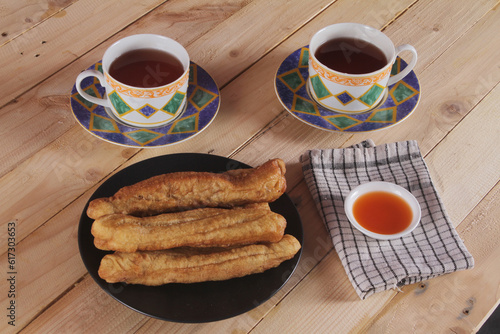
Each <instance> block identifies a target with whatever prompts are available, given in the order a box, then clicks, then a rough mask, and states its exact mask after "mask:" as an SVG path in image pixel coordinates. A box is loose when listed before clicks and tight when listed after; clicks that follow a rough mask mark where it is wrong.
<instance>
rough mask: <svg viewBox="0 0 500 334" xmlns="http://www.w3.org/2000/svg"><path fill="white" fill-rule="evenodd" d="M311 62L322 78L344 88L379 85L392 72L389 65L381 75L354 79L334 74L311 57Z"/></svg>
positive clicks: (350, 76)
mask: <svg viewBox="0 0 500 334" xmlns="http://www.w3.org/2000/svg"><path fill="white" fill-rule="evenodd" d="M309 62H310V63H311V65H312V67H313V69H314V70H315V71H316V72H317V73H318V74H319V75H320V76H321V77H322V78H325V79H327V80H328V81H331V82H334V83H337V84H340V85H344V86H353V87H356V86H369V85H373V84H375V83H378V82H379V81H380V80H382V79H384V78H385V77H386V76H388V75H389V73H390V72H391V67H392V66H389V65H390V63H389V64H387V65H386V66H387V68H386V69H385V70H383V71H382V72H380V73H377V74H374V75H369V76H359V77H352V75H349V76H344V75H342V74H339V73H335V72H333V71H332V70H331V69H329V68H327V67H325V66H324V65H323V64H321V63H320V62H318V61H316V59H315V58H314V57H312V56H309Z"/></svg>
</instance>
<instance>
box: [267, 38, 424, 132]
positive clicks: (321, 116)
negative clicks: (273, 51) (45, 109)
mask: <svg viewBox="0 0 500 334" xmlns="http://www.w3.org/2000/svg"><path fill="white" fill-rule="evenodd" d="M308 60H309V48H308V46H304V47H302V48H300V49H298V50H296V51H294V52H293V53H292V54H290V55H289V56H288V57H287V58H286V59H285V60H284V61H283V62H282V63H281V65H280V66H279V68H278V71H277V73H276V80H275V89H276V94H277V95H278V98H279V100H280V102H281V104H283V106H284V107H285V108H286V109H287V110H288V111H289V112H290V113H291V114H292V115H293V116H294V117H296V118H298V119H299V120H301V121H302V122H304V123H307V124H309V125H311V126H314V127H316V128H319V129H322V130H327V131H342V132H365V131H374V130H380V129H385V128H388V127H391V126H393V125H396V124H398V123H399V122H401V121H403V120H404V119H406V118H407V117H408V116H409V115H410V114H411V113H412V112H413V111H414V110H415V109H416V108H417V105H418V102H419V100H420V84H419V81H418V78H417V76H416V74H415V72H413V71H411V72H410V73H409V74H408V75H407V76H406V77H404V78H403V80H401V81H398V82H396V83H395V84H394V85H391V86H389V87H388V88H389V89H388V94H387V96H386V98H385V100H383V102H381V104H379V105H378V106H377V107H376V108H374V109H372V110H370V111H368V112H364V113H359V114H343V113H339V112H335V111H332V110H329V109H326V108H324V107H322V106H321V105H319V104H318V103H316V102H315V101H314V100H313V99H312V98H311V96H310V95H309V93H308V88H307V86H308V85H307V79H308V77H309V71H308V63H309V61H308ZM406 65H407V64H406V62H405V61H404V60H403V59H401V58H399V57H398V58H397V59H396V62H395V63H394V65H393V67H392V71H391V76H392V75H395V74H397V73H399V72H401V70H403V69H404V68H405V67H406Z"/></svg>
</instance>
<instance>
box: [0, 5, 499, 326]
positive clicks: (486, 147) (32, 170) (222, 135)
mask: <svg viewBox="0 0 500 334" xmlns="http://www.w3.org/2000/svg"><path fill="white" fill-rule="evenodd" d="M0 22H1V23H0V26H1V27H0V33H1V37H0V46H1V47H0V64H1V66H0V73H1V75H0V78H1V81H0V91H1V92H2V93H1V95H0V124H1V125H0V129H1V133H2V143H3V145H2V150H1V152H2V154H1V159H0V160H1V163H0V176H1V178H0V187H1V192H0V198H1V199H0V203H1V206H0V215H1V220H0V222H1V224H2V230H3V231H2V234H1V235H2V238H1V253H2V257H1V266H0V267H1V270H2V271H3V276H2V277H3V278H2V279H1V280H0V281H1V283H0V287H1V288H0V292H1V293H0V299H1V305H2V317H1V319H2V320H1V321H0V329H1V332H2V333H13V332H18V331H21V332H22V333H108V332H111V333H124V332H139V333H151V332H155V333H172V332H182V333H184V332H203V333H247V332H252V333H285V332H288V333H348V332H369V333H381V332H388V333H410V332H411V333H413V332H415V333H448V332H453V333H470V332H475V331H477V330H478V329H479V328H480V326H481V325H482V323H483V322H484V321H485V319H486V318H487V317H488V315H489V314H490V312H492V310H493V309H494V308H495V306H496V305H498V302H499V300H500V290H499V285H500V262H499V261H498V258H499V257H500V243H499V242H498V240H500V219H499V217H500V195H499V194H500V185H499V183H498V181H499V176H500V173H499V171H500V145H499V144H498V143H499V142H500V116H499V113H498V110H497V109H498V105H497V103H498V102H499V101H500V86H499V85H498V83H499V82H500V65H499V61H498V59H500V34H498V32H499V31H500V10H499V8H498V1H496V0H486V1H469V0H456V1H453V2H451V1H446V0H441V1H436V0H400V1H385V0H373V1H348V0H338V1H326V0H310V1H302V0H291V1H283V0H276V1H266V0H235V1H222V0H216V1H208V0H187V1H186V0H170V1H164V0H144V1H135V0H123V1H120V2H118V1H114V2H112V1H89V0H79V1H78V0H74V1H59V2H54V1H38V2H37V3H33V2H30V3H28V2H27V1H14V0H10V1H3V3H2V5H1V11H0ZM337 22H360V23H364V24H367V25H371V26H373V27H376V28H378V29H381V30H382V31H384V32H385V33H386V34H387V35H388V36H390V37H391V38H392V39H393V40H394V42H395V44H403V43H409V44H412V45H414V46H415V48H416V49H417V50H418V53H419V60H418V64H417V66H416V68H415V70H414V71H415V73H416V74H417V76H418V79H419V81H420V85H421V91H422V93H421V94H422V97H421V99H420V103H419V105H418V108H417V109H416V110H415V111H414V112H413V114H412V115H411V116H410V117H409V118H408V119H407V120H405V121H404V122H402V123H400V124H398V125H396V126H394V127H391V128H390V129H386V130H381V131H376V132H364V133H352V132H342V131H337V132H328V131H323V130H320V129H316V128H313V127H311V126H309V125H307V124H305V123H303V122H301V121H299V120H297V119H296V118H295V117H293V116H291V114H290V113H289V112H288V111H287V110H285V109H284V108H283V107H282V105H281V103H280V102H279V100H278V98H277V96H276V93H275V89H274V76H275V74H276V71H277V68H278V66H279V65H280V63H281V62H282V61H283V60H284V59H285V58H286V57H287V56H288V55H289V54H290V53H291V52H293V51H294V50H296V49H298V48H300V47H302V46H304V45H307V44H308V42H309V39H310V38H311V36H312V34H313V33H314V32H315V31H317V30H319V29H320V28H322V27H324V26H326V25H329V24H332V23H337ZM136 33H156V34H161V35H166V36H169V37H171V38H174V39H176V40H178V41H179V42H180V43H182V44H183V45H184V46H185V47H186V48H187V50H188V51H189V53H190V55H191V58H192V60H193V61H194V62H196V63H197V64H200V65H201V66H202V67H203V68H204V69H205V70H206V71H208V72H209V73H210V74H211V76H212V77H213V78H214V79H215V81H216V82H217V84H218V86H219V88H220V94H221V95H220V96H221V105H220V110H219V112H218V115H217V116H216V118H215V120H214V121H213V123H212V124H211V125H210V126H209V127H208V129H206V130H205V131H203V132H202V133H200V134H199V135H197V136H196V137H193V138H192V139H190V140H187V141H184V142H182V143H178V144H175V145H171V146H166V147H159V148H152V149H140V148H131V147H123V146H118V145H114V144H111V143H109V142H106V141H103V140H100V139H98V138H96V137H95V136H92V135H91V134H89V132H88V131H86V130H85V129H84V128H83V127H82V126H80V125H79V124H78V123H77V121H76V120H75V118H74V117H73V115H72V111H71V107H70V91H71V88H72V87H73V85H74V81H75V78H76V76H77V74H78V73H79V72H80V71H82V70H83V69H85V68H87V67H89V66H90V65H92V64H94V63H95V62H96V61H98V60H99V59H101V58H100V57H102V54H103V52H104V50H105V49H106V48H107V47H108V46H109V45H110V44H111V43H113V42H114V41H116V40H118V39H120V38H122V37H124V36H127V35H131V34H136ZM403 58H404V57H403ZM368 138H371V139H373V140H374V141H375V143H377V144H383V143H389V142H394V141H401V140H409V139H414V140H417V141H418V144H419V146H420V149H421V151H422V153H423V154H424V158H425V161H426V163H427V165H428V167H429V170H430V173H431V176H432V178H433V181H434V183H435V186H436V188H437V190H438V192H439V194H440V195H441V197H442V200H443V202H444V205H445V207H446V210H447V212H448V214H449V216H450V218H451V220H452V222H453V224H454V225H455V226H456V229H457V231H458V233H459V235H460V237H461V238H462V239H463V240H464V242H465V244H466V246H467V248H468V249H469V251H470V252H471V253H472V254H473V256H474V258H475V263H476V265H475V268H474V269H472V270H467V271H462V272H457V273H453V274H449V275H446V276H442V277H439V278H435V279H432V280H429V281H426V282H423V283H421V284H414V285H410V286H405V287H403V288H402V292H397V291H392V290H391V291H386V292H382V293H378V294H375V295H373V296H371V297H369V298H368V299H366V300H364V301H361V300H360V299H359V298H358V297H357V295H356V294H355V291H354V289H353V287H352V286H351V284H350V282H349V280H348V278H347V275H346V274H345V271H344V269H343V267H342V265H341V263H340V260H339V258H338V256H337V253H336V252H335V251H332V243H331V240H330V238H329V236H328V234H327V231H326V229H325V228H324V225H323V222H322V221H321V218H320V216H319V213H318V211H317V209H316V207H315V205H314V202H313V200H312V197H311V195H310V193H309V191H308V189H307V186H306V184H305V182H304V179H303V174H302V171H301V164H300V162H299V157H300V155H301V154H302V153H304V152H305V151H306V150H308V149H312V148H341V147H346V146H349V145H352V144H355V143H358V142H360V141H362V140H365V139H368ZM179 152H195V153H209V154H213V155H219V156H225V157H230V158H233V159H236V160H239V161H241V162H244V163H246V164H249V165H253V166H257V165H259V164H261V163H263V162H265V161H266V160H268V159H270V158H274V157H279V158H282V159H283V160H284V161H285V162H286V165H287V174H286V177H287V182H288V189H287V193H288V195H289V196H290V197H291V198H292V199H293V201H294V203H295V204H296V206H297V208H298V211H299V213H300V216H301V218H302V221H303V227H304V243H303V254H302V259H301V261H300V262H299V265H298V267H297V269H296V271H295V273H294V274H293V275H292V277H291V278H290V280H289V281H288V282H287V284H286V285H285V286H284V287H283V288H282V289H281V290H280V291H279V292H278V293H276V294H275V295H274V296H273V297H272V298H271V299H269V300H268V301H267V302H265V303H264V304H262V305H260V306H258V307H256V308H255V309H253V310H251V311H249V312H247V313H244V314H242V315H239V316H236V317H233V318H229V319H226V320H222V321H218V322H210V323H203V324H182V323H175V322H167V321H162V320H157V319H153V318H150V317H147V316H144V315H141V314H140V313H137V312H135V311H133V310H131V309H129V308H127V307H126V306H124V305H122V304H120V303H119V302H117V301H115V300H114V299H113V298H111V297H110V296H109V295H108V294H106V293H105V292H104V291H103V290H102V289H101V288H100V287H99V286H98V285H97V284H96V283H95V282H94V280H93V279H92V278H91V277H90V275H89V274H88V273H87V270H86V269H85V267H84V264H83V262H82V259H81V257H80V253H79V250H78V243H77V234H78V233H77V232H78V223H79V217H80V215H81V213H82V210H83V208H84V206H85V204H86V203H87V201H88V199H89V198H90V196H91V195H92V194H93V192H94V191H95V190H96V189H97V188H98V187H99V185H100V184H102V182H103V181H105V180H106V179H107V178H108V177H110V176H111V175H113V174H115V173H116V172H117V171H119V170H121V169H122V168H124V167H126V166H130V165H132V164H134V163H137V162H139V161H142V160H144V159H147V158H151V157H155V156H160V155H167V154H172V153H179ZM9 228H12V229H11V230H9ZM9 232H11V236H10V238H12V239H9V235H8V233H9ZM14 239H15V241H14ZM9 245H10V246H12V247H10V248H9ZM9 254H10V255H9ZM12 254H13V255H12ZM10 265H13V267H12V268H10ZM11 272H12V273H13V274H11ZM9 279H11V280H10V281H9ZM11 283H12V284H11ZM11 303H15V310H14V312H12V311H11V310H12V307H11V306H10V305H11ZM7 308H10V309H11V310H9V309H7ZM12 314H13V315H14V318H10V317H9V316H10V315H12ZM12 320H14V321H15V322H14V324H15V326H12V325H10V324H9V321H12Z"/></svg>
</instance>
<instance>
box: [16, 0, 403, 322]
mask: <svg viewBox="0 0 500 334" xmlns="http://www.w3.org/2000/svg"><path fill="white" fill-rule="evenodd" d="M375 5H376V4H375ZM403 5H404V4H401V6H403ZM335 6H337V7H336V8H335V9H333V8H332V9H331V12H332V13H337V14H336V15H342V12H343V11H345V13H344V14H343V15H344V17H348V16H347V13H349V12H351V13H353V12H352V11H351V7H350V6H351V4H350V3H349V2H347V1H344V2H342V3H341V4H340V5H339V4H335ZM402 8H403V7H401V8H398V7H394V13H397V12H398V11H399V10H401V9H402ZM225 117H230V118H231V122H232V123H233V124H237V123H236V122H238V119H233V117H232V115H231V114H230V113H229V112H228V113H226V116H225ZM269 117H272V115H270V116H269ZM218 119H219V117H218V118H217V119H216V122H217V120H218ZM224 120H225V121H227V118H224V119H223V121H224ZM223 123H224V122H221V124H222V125H223V126H226V125H224V124H223ZM254 123H255V125H256V126H258V122H257V121H254ZM214 125H215V123H214ZM214 125H212V126H214ZM255 129H257V128H255ZM251 133H253V132H249V133H248V134H249V135H251ZM202 137H203V134H201V135H199V136H198V137H196V138H195V139H193V140H194V142H193V143H194V144H190V145H188V143H189V142H191V141H189V142H186V144H180V145H179V146H177V145H176V146H174V147H172V150H170V148H169V152H176V151H177V150H178V151H186V147H187V148H189V147H199V146H200V145H202V144H203V145H207V144H204V143H203V141H206V139H203V138H202ZM197 138H201V139H199V140H200V141H201V143H200V142H197V140H198V139H197ZM104 144H105V145H109V144H106V143H103V145H104ZM211 145H213V143H212V144H211ZM217 145H218V146H221V145H222V144H221V143H217ZM224 145H227V144H224ZM100 149H102V148H101V147H97V146H95V147H93V149H92V150H93V151H94V150H100ZM222 149H224V148H222ZM224 150H226V152H227V154H229V153H230V152H231V150H230V148H229V149H228V148H225V149H224ZM159 151H163V150H159ZM160 153H161V152H160ZM155 154H159V152H158V150H145V151H142V152H141V154H140V155H138V156H137V157H134V158H132V159H131V160H130V161H128V162H127V163H126V164H125V165H124V166H126V165H129V164H131V163H133V162H136V161H138V160H142V159H144V158H146V157H149V156H153V155H155ZM111 160H113V159H111ZM249 162H250V163H253V162H256V161H253V162H252V161H249ZM304 186H305V185H304ZM300 193H303V189H302V190H300ZM88 196H90V192H88V193H87V194H86V195H84V197H86V198H88ZM297 198H298V197H297ZM300 200H301V201H303V199H300ZM75 205H78V204H75ZM70 206H71V207H72V206H73V204H71V205H70ZM308 207H309V208H311V206H308ZM306 212H307V211H306ZM61 214H62V213H61ZM307 214H308V215H317V213H316V212H315V211H314V210H313V211H312V212H308V213H307ZM57 217H59V215H58V216H57ZM57 220H58V218H56V217H54V218H53V219H51V220H49V221H48V222H47V223H46V224H45V225H51V224H55V222H56V221H57ZM316 222H317V225H315V226H316V227H315V228H317V229H319V230H324V227H323V225H322V223H321V221H320V220H316ZM312 235H313V236H314V240H309V239H307V240H306V242H305V245H304V247H307V251H306V250H305V252H309V253H311V254H312V256H313V257H318V259H319V258H321V257H322V256H323V255H324V253H325V249H327V246H326V245H325V244H327V242H328V238H323V239H321V238H319V239H318V237H317V233H315V234H312ZM31 237H32V236H31V235H30V236H29V237H27V239H26V240H29V239H30V238H31ZM321 241H323V242H322V243H321ZM318 242H319V243H320V244H321V247H320V248H318ZM309 245H310V246H309ZM47 249H51V248H50V247H48V246H47ZM42 254H43V253H42ZM42 254H40V255H39V256H43V255H42ZM314 264H315V262H312V261H309V260H308V261H301V267H300V268H299V269H298V270H297V274H298V275H299V276H298V277H299V278H300V277H301V276H304V275H305V274H306V273H307V272H308V271H309V270H310V269H311V268H312V267H313V266H314ZM294 277H296V276H294ZM299 278H294V279H292V280H291V282H290V283H291V284H296V283H297V282H298V280H299ZM87 280H91V278H90V277H86V278H85V279H84V281H87ZM37 284H38V286H44V285H46V282H45V281H44V280H43V278H42V279H40V280H39V281H38V282H37ZM80 286H82V289H80ZM33 288H35V285H33ZM288 290H289V288H285V289H283V290H282V291H280V292H279V293H278V294H277V295H276V296H275V297H273V299H272V300H270V301H269V302H268V303H266V304H264V305H262V306H261V307H259V308H257V309H255V310H253V311H251V312H249V313H247V314H245V315H243V316H240V317H237V318H234V319H229V320H227V323H226V322H224V324H223V325H221V323H220V322H218V323H216V324H207V325H203V326H202V325H199V326H200V327H199V328H203V330H204V331H207V330H208V331H210V330H212V331H218V330H219V329H220V328H221V327H222V328H228V330H229V329H231V328H246V329H247V330H248V329H249V328H251V327H252V326H253V325H254V324H255V322H256V321H258V319H261V318H262V317H263V316H264V315H265V313H267V312H268V311H269V309H271V308H272V306H273V305H275V304H276V303H277V302H278V301H279V300H280V299H281V298H282V297H283V294H285V293H286V291H288ZM27 293H28V292H27ZM88 293H89V291H88V289H87V288H85V285H79V286H77V287H76V288H75V289H74V294H73V291H71V293H70V294H68V295H66V296H64V297H62V298H61V299H60V300H59V301H58V302H57V303H56V304H55V305H61V304H63V303H69V304H73V303H75V301H74V299H77V298H83V297H82V296H83V295H85V294H88ZM69 304H64V305H69ZM55 305H54V306H52V307H50V308H49V309H48V310H47V311H45V312H44V313H43V314H42V315H41V317H39V318H37V320H35V321H34V322H33V323H32V324H30V326H29V327H28V330H31V328H37V329H39V328H40V327H38V326H42V327H44V326H49V325H48V324H50V323H53V322H58V321H56V320H55V319H56V318H57V317H59V315H58V312H60V310H61V309H65V310H66V312H67V310H68V309H74V310H75V311H76V309H75V308H74V307H71V306H69V307H68V306H66V307H61V308H56V309H54V308H53V307H55ZM57 307H59V306H57ZM88 307H93V308H95V307H96V306H95V305H89V306H88ZM78 308H81V307H80V306H79V307H78ZM97 308H99V306H97ZM84 309H86V307H84ZM58 310H59V311H58ZM76 316H77V317H78V315H76ZM39 319H40V322H39ZM70 319H71V317H69V318H68V319H64V320H63V321H62V322H65V321H69V320H70ZM134 319H135V318H132V320H131V321H132V322H133V323H129V324H128V326H129V327H130V328H136V327H135V326H136V325H137V324H136V320H134ZM109 321H110V320H109V319H107V320H106V321H104V320H103V321H97V322H96V323H95V327H94V328H96V329H99V328H103V326H107V325H108V322H109ZM117 321H120V322H121V321H122V319H118V320H117ZM242 323H243V324H244V325H241V324H242ZM40 324H42V325H40ZM58 326H61V328H65V327H64V326H66V324H63V323H59V324H58ZM109 326H111V327H112V328H114V326H115V324H114V323H109ZM165 326H166V327H165ZM151 328H155V329H159V330H161V331H164V330H170V329H172V328H177V327H176V325H175V324H171V323H165V322H161V321H157V320H153V319H150V320H149V321H148V322H147V324H145V325H144V329H143V330H145V329H148V330H149V329H151ZM183 328H191V327H189V326H188V327H183ZM196 328H198V327H196ZM247 330H245V331H247Z"/></svg>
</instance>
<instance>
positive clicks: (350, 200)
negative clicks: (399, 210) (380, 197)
mask: <svg viewBox="0 0 500 334" xmlns="http://www.w3.org/2000/svg"><path fill="white" fill-rule="evenodd" d="M374 191H385V192H389V193H392V194H395V195H398V196H399V197H400V198H402V199H403V200H404V201H406V202H407V203H408V204H409V205H410V208H411V209H412V212H413V219H412V221H411V223H410V225H409V226H408V227H407V228H406V229H405V230H403V231H401V232H398V233H394V234H380V233H375V232H372V231H370V230H367V229H366V228H364V227H363V226H361V225H360V224H359V223H358V222H357V220H356V218H354V214H353V210H352V208H353V205H354V202H355V201H356V200H357V199H358V198H359V197H360V196H361V195H364V194H366V193H370V192H374ZM344 211H345V213H346V215H347V219H348V220H349V222H350V223H351V225H352V226H354V227H355V228H356V229H357V230H359V231H360V232H362V233H363V234H365V235H367V236H369V237H372V238H375V239H379V240H392V239H398V238H401V237H403V236H405V235H407V234H410V233H411V232H413V230H414V229H415V228H416V227H417V226H418V224H420V219H421V217H422V209H421V207H420V204H419V202H418V200H417V198H416V197H415V196H414V195H413V194H412V193H411V192H409V191H408V190H407V189H405V188H403V187H401V186H400V185H397V184H395V183H392V182H386V181H372V182H366V183H362V184H360V185H358V186H357V187H355V188H354V189H352V190H351V191H350V192H349V194H348V195H347V197H346V198H345V200H344Z"/></svg>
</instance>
